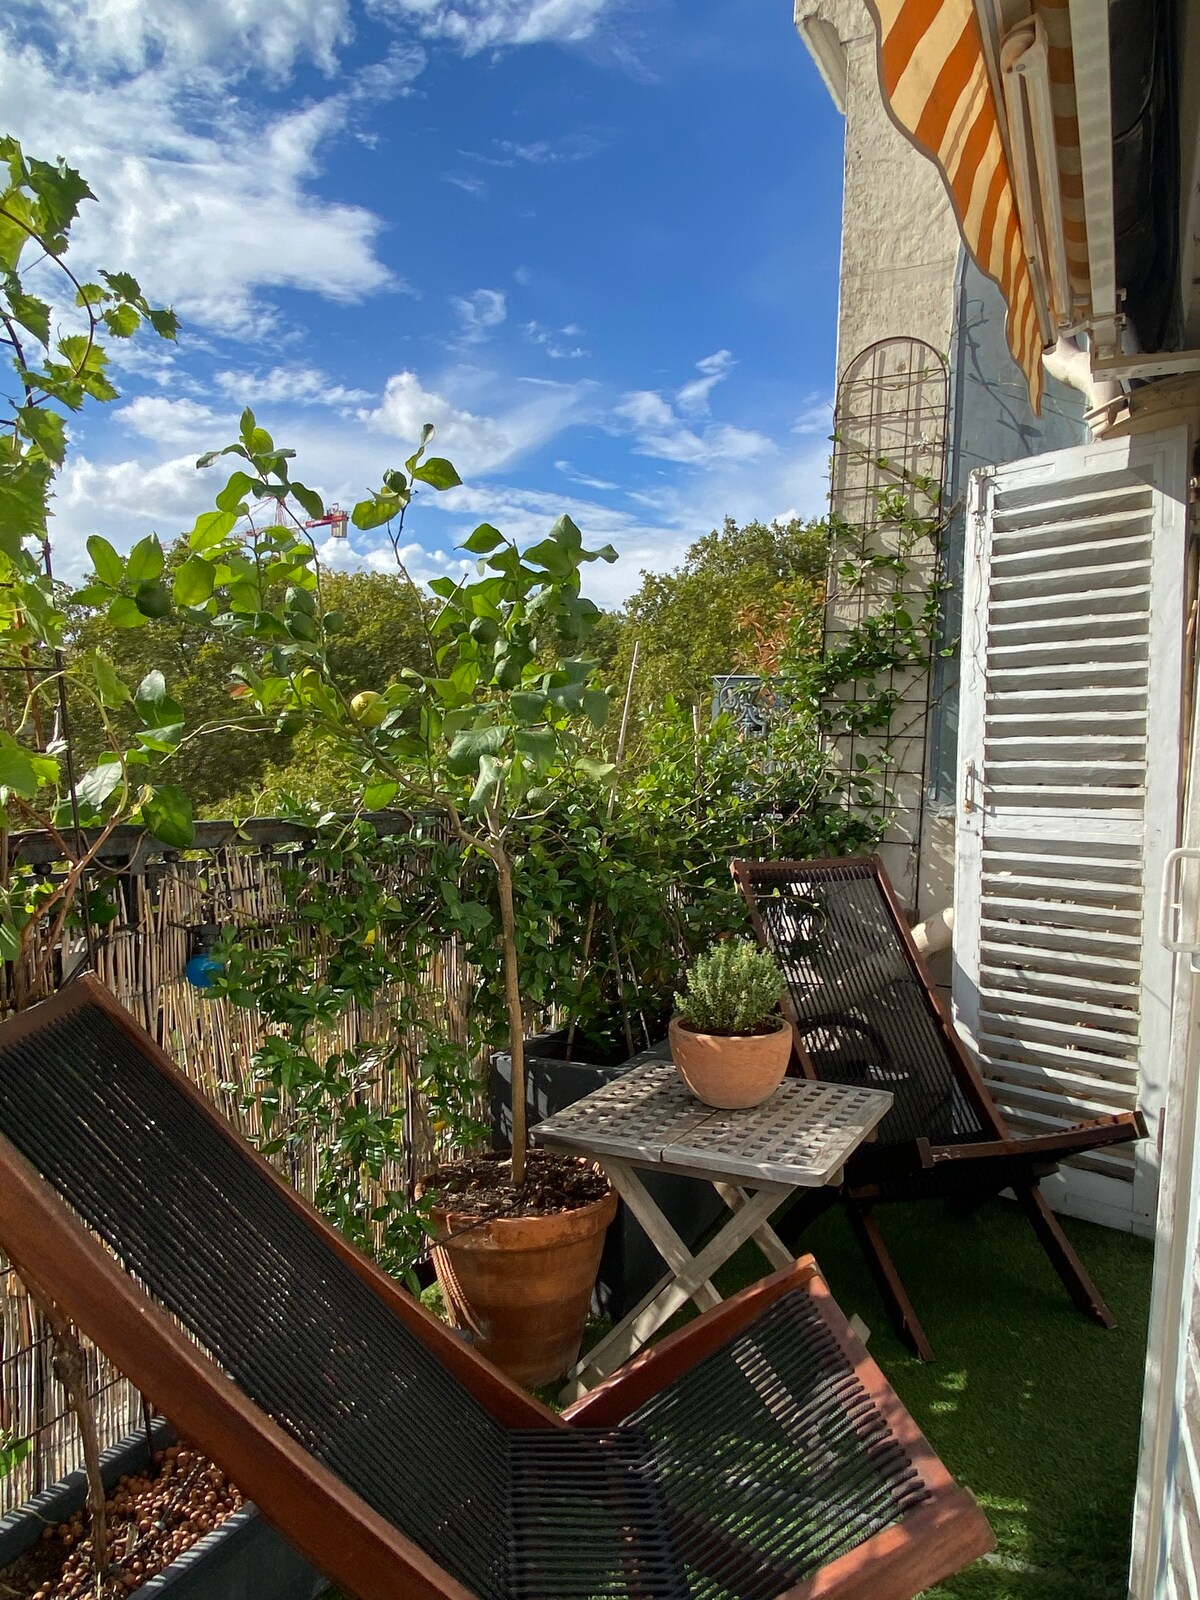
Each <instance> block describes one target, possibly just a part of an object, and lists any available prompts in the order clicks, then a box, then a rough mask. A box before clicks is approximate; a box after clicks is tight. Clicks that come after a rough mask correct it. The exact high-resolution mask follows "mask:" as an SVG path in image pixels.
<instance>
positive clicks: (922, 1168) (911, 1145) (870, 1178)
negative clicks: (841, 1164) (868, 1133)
mask: <svg viewBox="0 0 1200 1600" xmlns="http://www.w3.org/2000/svg"><path fill="white" fill-rule="evenodd" d="M934 1149H935V1147H934V1146H933V1145H931V1144H930V1142H929V1140H928V1139H926V1138H924V1137H921V1138H920V1139H906V1140H905V1141H904V1143H903V1144H874V1143H872V1142H871V1141H870V1140H868V1141H867V1142H866V1143H865V1144H861V1145H859V1147H858V1149H857V1150H856V1151H855V1152H854V1154H853V1155H852V1156H851V1157H850V1159H849V1161H848V1162H847V1163H846V1169H847V1172H846V1175H847V1181H848V1182H849V1184H850V1187H851V1188H853V1189H857V1188H860V1187H861V1186H862V1185H863V1184H872V1183H885V1182H887V1181H889V1180H890V1179H893V1178H907V1177H909V1176H910V1174H912V1173H914V1172H928V1171H929V1169H930V1167H932V1166H933V1158H934Z"/></svg>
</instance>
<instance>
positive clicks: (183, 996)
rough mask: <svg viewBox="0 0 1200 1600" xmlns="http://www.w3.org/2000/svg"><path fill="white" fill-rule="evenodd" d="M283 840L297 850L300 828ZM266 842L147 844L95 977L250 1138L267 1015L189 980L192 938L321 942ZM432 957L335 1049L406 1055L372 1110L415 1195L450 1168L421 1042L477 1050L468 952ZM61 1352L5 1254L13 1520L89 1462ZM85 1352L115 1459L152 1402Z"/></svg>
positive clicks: (306, 1176)
mask: <svg viewBox="0 0 1200 1600" xmlns="http://www.w3.org/2000/svg"><path fill="white" fill-rule="evenodd" d="M389 831H390V830H389ZM256 833H257V834H258V839H257V840H256V838H255V834H256ZM283 833H284V836H285V837H286V834H287V830H286V828H285V829H284V830H283ZM267 834H269V835H270V836H271V838H272V839H277V838H278V837H279V834H280V828H279V825H275V824H267V825H265V826H264V827H262V828H257V829H256V826H255V825H254V824H250V825H248V826H246V827H245V828H244V829H242V830H235V829H234V828H233V826H232V825H228V824H207V825H204V828H203V829H202V830H201V836H200V837H201V839H203V838H204V836H205V835H207V838H208V839H210V840H213V839H215V840H217V841H219V842H216V843H213V844H210V845H209V846H208V847H207V848H205V849H204V850H203V852H202V853H201V852H199V851H197V852H190V853H189V855H188V856H187V857H186V858H180V857H179V856H178V854H177V853H172V852H166V853H165V854H162V855H161V858H160V857H155V856H150V857H146V856H145V855H144V853H143V845H142V844H139V845H138V846H137V848H136V849H135V850H134V851H133V854H132V857H131V859H127V860H126V861H125V863H124V864H118V865H116V866H112V865H110V866H109V867H107V868H106V869H105V870H106V872H107V875H108V881H109V882H110V883H112V882H119V885H120V894H119V901H120V904H121V907H122V910H121V914H120V916H119V918H118V920H117V922H116V923H115V924H112V925H111V926H110V927H108V928H107V929H105V930H104V933H103V936H102V937H100V938H99V939H96V940H94V944H93V949H92V950H91V952H90V958H91V964H92V968H93V970H94V971H95V972H96V974H97V976H98V977H99V978H100V979H101V980H102V981H103V982H104V983H105V984H106V985H107V986H108V988H109V989H111V991H112V992H113V994H114V995H116V997H117V998H118V999H119V1000H120V1001H121V1003H122V1004H123V1005H124V1006H126V1007H127V1008H128V1010H129V1011H130V1012H131V1013H132V1014H133V1016H135V1017H136V1018H137V1020H138V1021H139V1022H140V1023H141V1024H142V1025H143V1026H144V1027H145V1028H146V1029H147V1030H148V1031H149V1032H150V1033H151V1034H152V1035H153V1036H154V1037H155V1038H156V1039H157V1040H158V1041H159V1043H160V1044H161V1045H162V1046H163V1047H164V1049H166V1051H167V1052H168V1054H170V1055H171V1056H172V1057H173V1059H174V1060H175V1061H177V1062H178V1063H179V1065H180V1066H181V1067H182V1068H183V1070H184V1071H185V1072H186V1073H187V1074H188V1076H189V1077H190V1078H191V1079H192V1080H193V1082H195V1083H196V1084H197V1085H198V1086H199V1087H200V1088H201V1089H202V1090H203V1091H204V1093H205V1094H206V1095H208V1096H209V1097H210V1098H211V1099H212V1100H213V1101H214V1102H215V1103H216V1104H217V1105H218V1106H219V1107H220V1109H221V1110H222V1111H223V1112H224V1113H225V1115H226V1116H227V1117H229V1118H230V1119H231V1120H232V1121H233V1122H234V1124H235V1125H236V1126H238V1127H239V1128H241V1129H242V1130H243V1132H245V1133H246V1134H247V1135H248V1136H249V1137H251V1138H254V1137H255V1136H257V1135H258V1133H259V1132H260V1130H261V1118H260V1115H259V1106H258V1100H257V1089H256V1084H255V1081H254V1074H253V1068H252V1063H253V1057H254V1053H255V1051H256V1050H257V1048H258V1046H259V1044H260V1042H261V1040H262V1039H263V1038H264V1037H265V1034H266V1032H267V1029H266V1027H265V1026H264V1024H263V1022H262V1020H261V1019H260V1017H259V1016H258V1014H257V1013H256V1012H254V1011H252V1010H249V1009H246V1008H243V1007H237V1006H234V1005H232V1004H229V1003H227V1002H226V1001H224V1000H220V999H209V998H206V997H205V994H204V991H202V990H199V989H197V988H195V987H193V986H192V985H191V984H190V983H189V982H188V981H187V980H186V978H185V976H184V967H185V965H186V963H187V960H188V957H189V955H190V954H191V953H192V950H193V947H194V944H193V941H194V930H195V929H196V928H197V927H199V926H202V925H204V924H206V923H213V922H216V923H218V924H225V925H228V924H232V925H234V926H236V927H238V928H239V929H246V928H250V929H253V930H255V933H254V934H252V935H251V937H260V938H262V939H264V940H270V939H271V938H272V937H273V934H272V930H278V929H279V928H280V927H281V926H282V925H285V924H291V925H292V926H291V927H290V928H289V937H293V938H301V939H303V938H306V937H309V936H310V935H309V934H308V932H307V930H306V929H305V928H304V927H303V926H299V927H297V926H296V918H295V916H294V914H293V912H292V911H291V909H290V908H289V906H288V904H287V900H286V898H285V894H284V891H283V887H282V885H281V883H280V867H281V864H282V861H283V860H284V859H286V857H281V856H280V854H278V853H276V852H275V850H274V849H273V845H272V843H271V842H270V839H269V840H268V842H267V844H266V846H265V848H264V845H263V843H262V839H263V837H264V835H267ZM247 835H248V836H249V837H248V838H247ZM47 870H49V869H47ZM423 870H425V868H424V867H423V864H422V862H421V860H420V857H419V856H418V854H417V853H416V852H413V853H412V856H411V859H403V858H402V859H401V860H400V861H399V862H398V864H397V865H396V866H394V867H392V868H390V869H389V876H393V875H394V877H395V892H396V893H397V894H398V895H400V896H403V894H404V892H405V889H406V888H409V889H410V890H411V886H412V884H413V881H414V876H415V875H417V874H419V873H420V872H422V871H423ZM88 956H89V952H88V950H87V947H86V945H85V944H84V942H83V940H82V937H81V936H80V935H79V934H77V933H76V934H73V935H72V936H71V937H70V938H69V939H68V940H65V941H64V944H63V947H62V949H61V950H60V951H59V952H56V959H55V961H54V962H53V963H52V964H51V965H52V972H53V976H52V977H51V978H49V979H48V980H47V983H46V984H44V985H43V987H53V986H54V984H55V982H56V981H62V979H63V976H64V975H66V974H70V973H71V971H72V969H73V967H75V966H77V965H79V964H82V963H83V962H84V961H86V960H87V959H88ZM425 956H426V960H425V970H424V973H423V976H422V978H421V980H420V982H419V983H417V984H415V985H414V991H415V992H410V993H407V994H406V993H405V992H404V991H403V990H400V989H398V988H397V989H392V990H384V991H381V992H380V994H379V995H378V996H377V998H376V1004H375V1005H374V1006H373V1007H371V1008H370V1009H362V1008H355V1009H352V1010H351V1011H349V1012H347V1013H346V1014H345V1015H344V1016H343V1017H342V1018H341V1019H340V1021H339V1023H338V1025H337V1027H336V1028H335V1029H333V1030H331V1031H330V1033H329V1034H328V1036H327V1041H326V1042H327V1043H328V1046H329V1049H330V1050H331V1051H332V1050H342V1049H347V1048H353V1047H354V1046H355V1045H357V1044H358V1043H359V1042H360V1041H367V1040H374V1041H378V1042H380V1043H381V1044H383V1045H385V1046H389V1047H390V1046H398V1047H399V1048H397V1049H395V1050H393V1049H391V1048H388V1049H385V1050H384V1051H383V1052H381V1055H382V1057H383V1061H382V1062H381V1066H380V1071H379V1073H378V1075H377V1077H376V1080H375V1082H374V1083H373V1085H372V1088H371V1090H370V1092H369V1098H370V1100H371V1101H372V1103H373V1105H374V1106H375V1107H378V1108H380V1109H384V1108H389V1107H396V1106H403V1107H404V1109H405V1113H406V1116H405V1128H406V1152H405V1161H404V1167H405V1170H404V1171H403V1172H394V1173H385V1174H384V1179H383V1182H384V1183H385V1184H386V1186H387V1187H388V1188H392V1189H400V1188H403V1189H407V1190H408V1191H409V1192H410V1193H411V1189H412V1184H413V1181H414V1179H415V1178H416V1177H417V1176H419V1174H420V1173H421V1172H422V1171H425V1170H428V1168H429V1167H431V1166H432V1165H434V1164H435V1163H436V1162H437V1161H438V1160H443V1159H445V1158H446V1157H447V1156H448V1155H450V1154H452V1152H451V1151H450V1150H448V1149H446V1148H445V1147H444V1146H442V1145H441V1144H440V1143H439V1142H438V1141H437V1140H436V1139H435V1137H434V1135H433V1134H432V1132H431V1129H430V1126H429V1122H428V1118H427V1117H426V1116H425V1114H424V1110H423V1107H422V1105H421V1103H420V1097H419V1095H418V1094H417V1092H416V1088H415V1078H416V1073H415V1070H414V1069H415V1064H416V1061H417V1059H418V1056H419V1052H420V1049H421V1045H422V1035H423V1033H424V1031H425V1029H426V1028H430V1027H434V1026H436V1027H437V1029H438V1030H439V1032H440V1033H441V1034H442V1036H443V1037H448V1038H457V1039H460V1040H461V1039H464V1038H465V1017H466V1010H467V1002H468V997H469V985H470V983H471V974H470V972H469V971H468V969H467V968H466V966H465V963H464V962H463V959H462V956H461V952H460V951H459V950H458V948H457V947H456V946H448V947H441V946H437V947H435V946H431V947H430V948H429V949H428V950H427V952H426V953H425ZM33 963H36V952H35V953H34V956H33ZM33 963H31V965H32V964H33ZM19 978H20V975H18V981H16V982H15V983H14V975H13V974H12V972H11V968H9V969H6V970H5V971H4V972H3V975H2V976H0V1015H3V1014H4V1013H5V1012H7V1011H9V1010H12V1009H13V1008H14V1006H15V1004H16V997H17V995H18V994H21V995H22V996H23V998H24V999H25V1002H26V1003H28V998H29V995H28V989H27V986H25V985H23V984H22V983H21V982H20V981H19ZM404 999H408V1000H410V1001H411V1000H415V1001H416V1010H417V1015H418V1022H417V1024H416V1025H415V1026H414V1025H410V1026H405V1025H403V1024H401V1023H400V1022H399V1021H398V1020H397V1017H396V1014H395V1012H396V1008H397V1007H396V1003H397V1001H401V1000H404ZM410 1014H411V1010H410ZM384 1063H387V1064H384ZM277 1159H278V1160H279V1162H280V1164H281V1166H282V1169H283V1170H284V1171H285V1172H286V1175H287V1176H288V1177H289V1178H290V1179H291V1181H292V1182H293V1183H295V1184H296V1186H297V1187H298V1188H299V1189H300V1190H302V1191H303V1192H305V1193H307V1194H310V1195H311V1193H312V1189H313V1182H314V1177H315V1171H316V1164H317V1159H318V1150H317V1149H316V1148H315V1146H313V1145H311V1144H309V1145H307V1146H302V1147H300V1148H299V1149H297V1148H295V1146H294V1144H293V1142H292V1141H289V1146H288V1151H287V1154H286V1155H284V1156H281V1157H279V1158H277ZM52 1353H53V1352H52V1345H51V1341H50V1338H49V1335H48V1332H47V1330H46V1328H45V1327H44V1325H43V1323H42V1320H41V1318H40V1316H39V1315H38V1313H37V1311H36V1308H35V1307H34V1306H33V1305H32V1304H31V1303H30V1300H29V1298H28V1296H27V1295H26V1293H25V1291H24V1289H23V1287H22V1285H21V1283H20V1281H19V1279H18V1278H17V1277H16V1275H15V1273H13V1272H12V1271H11V1270H10V1269H9V1266H8V1263H7V1262H6V1261H5V1260H4V1258H3V1257H2V1256H0V1442H2V1441H3V1440H4V1438H5V1436H8V1437H9V1438H15V1439H18V1440H20V1439H28V1440H29V1441H30V1443H31V1449H30V1452H29V1454H28V1455H27V1456H26V1457H25V1458H24V1460H23V1461H21V1462H20V1463H18V1465H17V1466H16V1467H15V1468H14V1469H13V1470H12V1471H11V1472H10V1473H9V1474H8V1476H7V1477H6V1478H0V1515H4V1514H5V1513H6V1512H8V1511H10V1510H12V1509H14V1508H15V1507H17V1506H18V1505H20V1504H22V1503H23V1502H24V1501H26V1500H27V1499H29V1497H30V1496H32V1495H34V1494H37V1493H39V1492H40V1491H41V1490H42V1489H45V1488H47V1487H49V1486H50V1485H51V1484H53V1483H55V1482H56V1481H57V1480H58V1479H59V1478H61V1477H62V1476H63V1475H64V1474H65V1473H68V1472H71V1471H73V1470H74V1469H75V1468H76V1467H78V1466H80V1465H81V1464H82V1451H81V1449H80V1446H79V1440H78V1434H77V1430H76V1427H75V1422H74V1418H73V1417H72V1416H71V1414H70V1413H69V1411H67V1409H66V1406H65V1401H64V1397H63V1394H62V1390H61V1389H60V1387H59V1385H58V1383H57V1382H56V1380H55V1379H54V1377H53V1374H52V1371H51V1356H52ZM87 1353H88V1361H89V1372H90V1377H91V1387H92V1392H93V1394H94V1396H95V1403H96V1412H97V1419H98V1426H99V1430H100V1435H101V1447H102V1448H103V1447H106V1446H108V1445H110V1444H113V1443H115V1442H116V1441H117V1440H118V1439H120V1438H121V1437H123V1436H124V1435H126V1434H128V1433H130V1432H132V1431H134V1430H135V1429H139V1428H140V1427H141V1426H142V1424H143V1411H142V1400H141V1397H140V1395H139V1394H138V1393H137V1392H136V1390H134V1389H133V1388H132V1386H131V1385H130V1384H128V1383H127V1382H126V1381H125V1380H124V1379H123V1378H122V1377H121V1376H120V1374H119V1373H117V1372H116V1371H115V1369H114V1368H113V1367H112V1366H111V1365H110V1364H109V1363H108V1362H107V1361H106V1359H105V1358H104V1357H103V1356H102V1355H101V1354H100V1353H99V1352H98V1351H96V1350H94V1349H91V1348H88V1352H87Z"/></svg>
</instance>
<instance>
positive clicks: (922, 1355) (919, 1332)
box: [843, 1200, 934, 1361]
mask: <svg viewBox="0 0 1200 1600" xmlns="http://www.w3.org/2000/svg"><path fill="white" fill-rule="evenodd" d="M843 1203H844V1204H845V1207H846V1215H847V1216H848V1217H849V1219H850V1226H851V1227H852V1228H853V1229H854V1233H855V1237H856V1238H857V1239H858V1244H859V1248H860V1249H861V1250H862V1253H863V1255H864V1256H865V1257H866V1261H867V1266H868V1267H870V1269H871V1276H872V1277H873V1278H874V1279H875V1283H876V1287H877V1288H878V1289H879V1292H880V1294H881V1295H882V1296H883V1299H884V1303H885V1304H886V1306H887V1308H888V1312H889V1313H890V1315H891V1318H892V1321H893V1323H894V1324H895V1327H896V1331H897V1333H899V1335H900V1337H901V1338H902V1339H903V1340H904V1342H905V1344H906V1345H907V1346H908V1347H909V1349H910V1350H911V1351H912V1352H913V1354H914V1355H915V1356H917V1357H918V1359H920V1360H921V1361H932V1360H933V1359H934V1354H933V1346H932V1345H931V1344H930V1343H929V1340H928V1339H927V1338H926V1337H925V1330H924V1328H923V1327H922V1326H921V1320H920V1318H919V1317H918V1316H917V1313H916V1310H915V1309H914V1307H913V1303H912V1301H911V1300H910V1299H909V1298H908V1290H907V1289H906V1288H905V1287H904V1284H903V1282H902V1281H901V1278H900V1274H899V1272H897V1270H896V1263H895V1262H894V1261H893V1260H892V1257H891V1254H890V1253H889V1251H888V1247H887V1245H885V1244H884V1242H883V1235H882V1234H881V1233H880V1231H879V1227H878V1224H877V1223H876V1221H875V1217H874V1215H873V1213H872V1210H871V1207H870V1206H863V1205H858V1204H856V1203H855V1202H854V1201H852V1200H846V1201H844V1202H843Z"/></svg>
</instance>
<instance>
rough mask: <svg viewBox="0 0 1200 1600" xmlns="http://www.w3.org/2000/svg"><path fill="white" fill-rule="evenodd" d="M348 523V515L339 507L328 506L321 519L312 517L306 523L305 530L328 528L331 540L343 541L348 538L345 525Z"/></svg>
mask: <svg viewBox="0 0 1200 1600" xmlns="http://www.w3.org/2000/svg"><path fill="white" fill-rule="evenodd" d="M349 521H350V513H349V512H348V511H343V510H342V508H341V506H330V508H329V510H328V511H327V512H326V513H325V515H324V516H323V517H313V519H312V520H311V521H310V522H306V523H305V524H304V526H305V527H306V528H328V529H329V537H330V538H331V539H345V538H348V537H349V534H348V530H347V527H346V524H347V523H348V522H349Z"/></svg>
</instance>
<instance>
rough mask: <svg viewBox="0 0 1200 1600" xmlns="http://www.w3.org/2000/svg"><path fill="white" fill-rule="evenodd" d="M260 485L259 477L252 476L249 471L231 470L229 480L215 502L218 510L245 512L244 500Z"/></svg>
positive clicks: (235, 512) (236, 513) (236, 512)
mask: <svg viewBox="0 0 1200 1600" xmlns="http://www.w3.org/2000/svg"><path fill="white" fill-rule="evenodd" d="M258 487H259V484H258V479H257V478H252V477H251V476H250V474H249V473H248V472H242V471H241V470H240V469H239V470H238V471H237V472H231V473H230V475H229V481H228V482H227V483H226V485H225V487H224V488H223V489H222V490H221V492H220V494H219V495H218V496H217V498H216V500H215V501H214V504H215V505H216V507H217V510H218V511H227V512H229V511H231V512H233V513H234V514H235V515H238V514H243V513H244V510H245V508H244V505H243V501H244V500H245V498H246V496H247V495H248V494H249V493H250V491H251V490H252V489H257V488H258Z"/></svg>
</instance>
